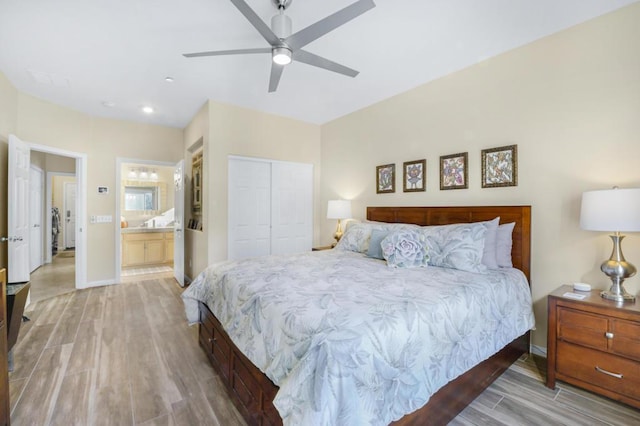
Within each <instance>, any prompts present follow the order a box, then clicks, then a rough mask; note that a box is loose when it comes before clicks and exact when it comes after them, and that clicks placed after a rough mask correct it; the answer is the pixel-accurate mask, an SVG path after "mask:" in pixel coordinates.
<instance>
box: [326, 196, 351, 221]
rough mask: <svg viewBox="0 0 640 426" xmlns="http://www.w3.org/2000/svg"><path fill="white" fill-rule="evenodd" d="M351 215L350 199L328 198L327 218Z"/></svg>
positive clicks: (341, 217)
mask: <svg viewBox="0 0 640 426" xmlns="http://www.w3.org/2000/svg"><path fill="white" fill-rule="evenodd" d="M350 217H351V201H349V200H329V205H328V207H327V219H348V218H350Z"/></svg>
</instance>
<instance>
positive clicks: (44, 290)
mask: <svg viewBox="0 0 640 426" xmlns="http://www.w3.org/2000/svg"><path fill="white" fill-rule="evenodd" d="M31 167H32V170H33V171H34V173H33V174H32V179H31V182H30V186H31V188H32V190H31V192H32V194H31V202H30V206H29V210H30V216H31V217H34V218H37V220H39V221H40V223H41V224H42V225H37V224H35V225H33V226H32V231H33V230H34V229H40V231H39V232H38V233H37V234H33V235H34V236H33V237H32V238H31V239H30V246H31V249H32V251H33V252H34V254H33V255H32V262H34V260H33V259H34V258H36V257H37V256H38V254H39V257H40V259H41V261H40V264H39V265H37V267H35V268H33V267H32V273H31V278H30V282H31V295H30V300H31V302H37V301H39V300H43V299H47V298H50V297H54V296H57V295H60V294H63V293H68V292H71V291H74V290H75V289H76V262H75V261H76V259H75V258H76V244H75V234H76V221H75V218H76V216H77V208H76V198H77V197H76V192H77V178H76V159H75V158H73V157H68V156H65V155H57V154H52V153H47V152H42V151H38V150H35V149H32V150H31ZM38 170H40V171H41V172H42V176H43V178H44V177H46V185H43V187H42V189H43V190H42V191H41V196H40V197H38V196H36V190H37V188H38V186H39V185H37V184H36V183H35V182H33V178H34V177H38V176H39V175H38V173H37V171H38ZM42 180H43V181H44V179H42ZM38 198H39V199H38ZM35 220H36V219H33V221H35ZM36 251H39V253H37V254H35V252H36Z"/></svg>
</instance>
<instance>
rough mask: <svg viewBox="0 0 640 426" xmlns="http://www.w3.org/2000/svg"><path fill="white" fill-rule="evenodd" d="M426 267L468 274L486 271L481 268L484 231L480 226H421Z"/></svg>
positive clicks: (482, 226)
mask: <svg viewBox="0 0 640 426" xmlns="http://www.w3.org/2000/svg"><path fill="white" fill-rule="evenodd" d="M423 232H424V235H425V237H426V239H427V245H428V246H429V265H432V266H440V267H443V268H452V269H459V270H461V271H468V272H480V273H484V272H486V271H487V267H486V266H485V265H483V264H482V256H483V252H484V242H485V234H486V232H487V227H486V226H485V225H484V224H483V223H481V222H477V223H461V224H455V225H441V226H425V227H424V228H423Z"/></svg>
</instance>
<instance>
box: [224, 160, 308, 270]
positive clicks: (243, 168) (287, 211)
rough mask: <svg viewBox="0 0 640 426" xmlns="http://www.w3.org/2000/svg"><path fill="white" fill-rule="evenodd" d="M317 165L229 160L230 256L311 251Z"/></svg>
mask: <svg viewBox="0 0 640 426" xmlns="http://www.w3.org/2000/svg"><path fill="white" fill-rule="evenodd" d="M312 190H313V165H311V164H301V163H286V162H278V161H269V160H259V159H257V160H254V159H245V158H236V157H233V158H229V216H228V258H229V259H242V258H246V257H256V256H264V255H268V254H285V253H299V252H303V251H309V250H311V242H312V241H311V240H312V236H313V211H312V208H313V195H312Z"/></svg>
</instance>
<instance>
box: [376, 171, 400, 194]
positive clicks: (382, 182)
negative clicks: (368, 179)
mask: <svg viewBox="0 0 640 426" xmlns="http://www.w3.org/2000/svg"><path fill="white" fill-rule="evenodd" d="M390 192H396V165H395V164H385V165H382V166H377V167H376V193H378V194H387V193H390Z"/></svg>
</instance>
